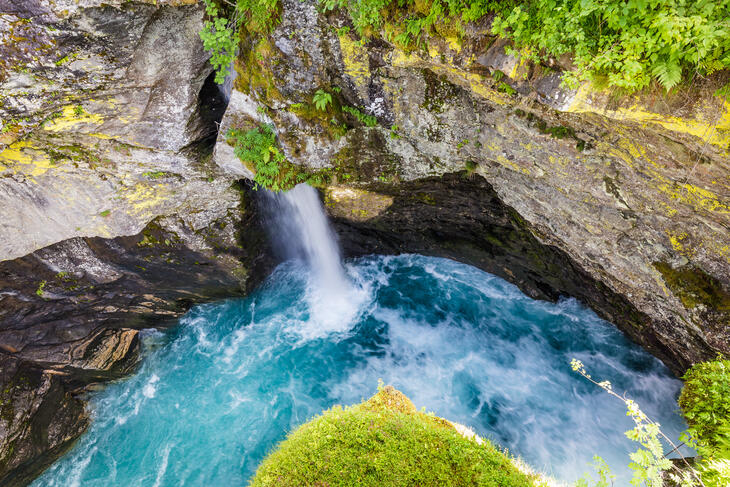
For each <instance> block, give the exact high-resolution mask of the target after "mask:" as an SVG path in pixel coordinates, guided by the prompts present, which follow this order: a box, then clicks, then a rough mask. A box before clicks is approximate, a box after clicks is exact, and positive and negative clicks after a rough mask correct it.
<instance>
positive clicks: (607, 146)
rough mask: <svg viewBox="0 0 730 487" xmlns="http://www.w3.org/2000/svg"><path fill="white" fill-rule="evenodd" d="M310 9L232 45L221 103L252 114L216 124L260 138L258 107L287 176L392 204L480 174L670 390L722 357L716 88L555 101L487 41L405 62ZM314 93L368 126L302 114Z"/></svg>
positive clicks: (726, 244) (584, 93)
mask: <svg viewBox="0 0 730 487" xmlns="http://www.w3.org/2000/svg"><path fill="white" fill-rule="evenodd" d="M306 4H310V5H311V4H312V2H305V4H302V3H301V2H295V1H293V0H292V1H289V0H284V1H283V2H282V5H283V13H282V21H281V24H280V25H279V26H277V27H276V29H275V30H274V32H273V33H272V34H271V35H270V37H269V38H268V39H249V40H248V41H245V42H244V49H242V51H241V55H240V56H239V60H238V68H237V70H238V72H239V75H242V76H239V79H238V80H237V81H236V83H235V85H234V87H235V89H236V90H238V91H241V92H242V94H241V95H237V94H236V93H235V92H234V95H233V96H234V97H236V96H245V97H246V99H248V100H249V103H247V105H246V109H245V110H239V109H237V108H236V107H232V108H231V109H230V110H229V111H228V112H227V113H226V115H225V117H224V122H223V123H224V125H227V126H234V127H239V126H245V125H246V124H248V125H249V126H250V125H251V124H255V123H259V122H260V121H261V119H260V118H259V117H257V116H254V115H252V113H256V112H257V110H256V109H257V106H256V105H252V103H251V102H250V101H251V100H253V101H254V102H255V103H256V104H257V105H258V107H260V110H264V111H265V112H266V114H267V117H268V118H267V121H271V122H272V123H274V125H275V126H276V129H277V132H278V135H279V142H280V144H281V146H282V149H283V150H284V152H285V153H286V155H287V157H288V158H289V160H290V161H292V162H294V163H296V164H300V165H302V166H304V167H311V168H319V167H330V168H331V171H332V174H333V175H334V179H335V180H336V181H337V182H338V183H339V184H340V185H342V184H346V185H349V186H355V187H358V186H359V187H362V188H370V185H372V184H374V183H376V182H377V183H378V184H383V183H384V184H388V185H391V186H392V187H393V188H394V189H393V191H396V190H397V188H399V187H400V185H402V184H404V181H411V180H420V179H423V178H427V177H431V176H442V175H444V174H447V173H451V172H455V171H467V173H471V174H475V175H479V176H481V177H483V178H485V179H486V181H488V183H489V184H490V185H491V187H492V188H493V189H494V191H495V192H496V194H497V195H498V196H499V198H500V199H501V200H502V202H503V203H504V204H506V205H507V206H508V207H511V208H513V209H514V210H515V211H516V212H517V213H518V214H519V215H520V216H521V218H523V219H524V220H525V221H526V223H527V224H528V225H529V227H530V228H531V232H532V234H533V235H534V236H535V237H536V238H537V239H538V240H539V241H541V242H542V243H543V245H545V246H554V247H556V248H558V249H560V250H561V251H562V252H564V253H565V255H567V256H569V258H570V259H571V260H572V263H573V264H574V265H575V266H576V267H577V268H578V269H581V271H582V272H584V273H585V275H586V276H588V278H589V279H590V280H592V281H593V282H594V283H598V284H599V285H600V286H602V287H603V288H604V289H605V292H606V293H607V294H615V295H618V296H623V297H624V298H625V299H626V300H627V303H628V304H627V309H626V310H624V311H625V312H622V313H619V314H620V315H621V316H618V315H615V314H613V313H610V312H608V310H604V311H601V308H602V305H601V304H600V303H599V302H598V301H597V300H596V299H595V298H591V297H590V296H585V297H584V299H585V300H586V302H587V304H589V305H592V306H594V308H596V309H597V310H598V311H599V312H602V314H603V316H605V317H608V318H612V319H614V320H615V321H616V324H617V325H618V326H619V327H621V328H622V329H623V330H624V331H625V332H626V333H627V334H628V335H630V336H631V337H632V338H634V339H635V340H636V341H638V342H639V343H643V344H644V345H646V346H647V347H649V348H650V349H652V350H653V351H654V352H655V353H657V354H658V355H659V356H661V357H662V358H663V359H664V360H665V362H666V363H667V364H668V365H669V366H670V367H671V368H672V369H673V370H675V371H676V372H677V373H681V372H682V371H683V370H686V368H687V367H689V366H690V365H691V364H693V363H695V362H697V361H700V360H706V359H709V358H713V357H714V356H715V355H716V354H717V353H718V352H721V353H725V354H729V353H730V250H728V249H730V180H729V179H728V174H730V162H729V161H730V157H729V153H728V150H729V149H728V144H729V143H730V137H728V134H730V126H728V120H730V115H729V114H728V113H727V107H726V106H725V105H724V104H723V101H722V100H721V99H719V98H716V97H712V86H707V87H702V86H700V87H696V88H695V91H694V92H692V93H690V94H679V95H676V96H675V97H673V98H672V97H670V98H668V99H664V100H663V101H662V103H657V102H656V101H653V100H652V98H651V96H645V97H643V98H642V97H639V98H636V99H628V100H624V101H618V102H617V101H615V100H613V101H612V100H609V99H608V98H607V97H605V96H604V95H602V94H601V93H597V92H593V91H591V89H590V87H588V86H584V87H581V88H580V89H579V90H572V91H571V90H565V89H563V88H562V87H561V86H560V85H559V83H558V81H559V79H560V71H559V70H558V69H557V68H554V67H545V66H533V65H531V64H530V63H526V62H523V61H520V60H518V59H515V58H511V57H509V56H506V55H505V54H504V43H503V42H501V41H496V42H495V40H494V39H493V38H490V37H489V35H488V34H487V32H488V26H481V27H479V28H476V27H475V28H473V29H471V30H470V31H469V32H468V33H467V36H466V37H465V38H464V39H463V40H462V41H461V42H459V41H457V40H456V39H452V40H447V39H444V38H439V37H437V36H436V37H431V38H428V39H427V44H428V46H427V49H426V50H425V51H415V52H411V53H410V54H406V53H404V52H403V51H401V50H399V49H398V48H397V47H396V46H394V45H392V44H389V43H387V42H385V41H383V40H382V39H379V38H377V37H376V38H373V39H370V40H366V42H365V43H364V44H361V43H360V42H359V40H358V39H357V38H356V36H355V35H354V34H352V33H350V32H346V29H341V30H339V31H337V29H340V28H342V27H347V26H349V20H348V19H347V17H346V16H344V15H343V14H341V13H337V12H335V13H332V14H330V15H328V16H322V15H319V16H318V17H316V18H313V17H311V16H307V17H306V18H304V17H303V16H302V14H301V11H302V10H303V9H305V10H306V9H307V8H308V7H307V6H306ZM338 32H339V33H338ZM264 51H265V52H266V56H265V57H264V59H263V61H259V62H252V59H256V53H260V52H264ZM258 59H261V57H259V58H258ZM314 60H316V62H315V61H314ZM288 67H296V68H295V69H292V70H291V72H289V71H288ZM497 70H500V71H501V73H502V74H500V75H497V74H496V71H497ZM333 87H338V89H339V91H338V90H334V89H333ZM317 89H324V90H326V91H329V92H330V93H331V94H332V95H333V97H335V99H336V102H337V103H336V105H339V106H340V107H342V106H350V107H353V108H357V109H359V110H360V111H361V112H362V113H365V114H370V115H373V116H375V117H376V118H377V120H378V126H376V127H367V126H365V125H364V124H363V123H361V122H360V121H358V120H356V119H355V118H353V117H351V116H350V115H349V114H347V113H339V112H338V110H337V109H336V108H333V109H331V110H328V111H327V112H326V113H325V112H321V111H317V110H314V109H313V107H312V96H313V94H314V92H315V91H316V90H317ZM556 109H558V110H556ZM342 125H344V126H346V128H347V130H346V131H345V132H344V134H342V133H341V131H340V132H338V131H337V130H335V129H336V128H337V127H341V126H342ZM708 134H709V135H708ZM224 144H226V141H225V140H224V138H219V140H218V148H217V149H216V150H217V152H219V153H222V152H223V151H224V150H225V151H228V149H227V148H225V146H224ZM384 191H385V190H383V189H379V190H376V192H380V193H383V192H384ZM348 204H350V205H351V204H352V203H348ZM337 205H338V201H337V199H336V198H335V199H333V200H332V201H331V206H332V207H333V211H334V208H336V207H337ZM350 210H351V211H352V215H354V216H353V217H352V218H353V221H354V222H357V221H359V220H361V218H359V217H356V214H357V211H359V210H362V211H363V212H364V213H365V214H367V213H368V208H367V206H366V204H365V206H364V207H362V208H360V209H358V208H356V207H355V208H350ZM475 211H476V210H475ZM464 224H465V225H466V224H468V220H464ZM358 225H359V226H362V224H361V223H358ZM473 238H474V239H475V242H474V243H475V245H481V244H482V242H481V241H480V238H481V237H480V236H479V232H475V234H474V237H473ZM487 267H488V266H487ZM543 272H550V271H549V270H548V269H547V268H546V269H543ZM543 277H545V276H543ZM513 280H515V281H517V279H513ZM555 289H560V287H559V286H557V287H555ZM631 316H634V318H632V317H631Z"/></svg>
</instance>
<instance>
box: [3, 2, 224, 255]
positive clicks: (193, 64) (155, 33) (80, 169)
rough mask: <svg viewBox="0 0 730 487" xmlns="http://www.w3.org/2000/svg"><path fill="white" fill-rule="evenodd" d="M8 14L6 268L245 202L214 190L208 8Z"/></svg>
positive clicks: (25, 5) (51, 6) (13, 7)
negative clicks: (79, 239)
mask: <svg viewBox="0 0 730 487" xmlns="http://www.w3.org/2000/svg"><path fill="white" fill-rule="evenodd" d="M21 4H22V5H21ZM185 4H188V5H185ZM2 7H3V8H2V9H0V11H2V12H8V13H7V14H5V15H2V16H0V38H1V39H2V43H1V44H0V46H1V47H0V59H2V61H0V100H2V103H0V120H2V123H3V127H2V128H0V130H2V134H0V260H4V259H11V258H15V257H20V256H22V255H25V254H27V253H28V252H31V251H34V250H36V249H39V248H42V247H45V246H47V245H50V244H52V243H55V242H59V241H62V240H65V239H68V238H72V237H76V236H103V237H113V236H116V235H133V234H135V233H138V232H139V231H141V230H142V228H143V227H144V226H145V225H146V224H147V223H148V222H149V221H150V220H152V218H155V217H156V216H160V215H173V214H183V215H191V214H196V213H199V212H207V213H210V214H211V215H210V216H212V217H220V216H221V215H223V214H225V213H226V212H227V211H228V210H229V209H230V208H232V207H234V206H235V204H236V201H237V196H236V194H235V192H232V191H230V189H229V187H230V185H231V183H232V182H233V181H234V179H233V178H227V179H226V178H218V179H217V180H215V181H209V180H210V179H212V178H213V177H214V176H216V173H215V170H214V169H215V166H211V165H208V164H206V162H205V157H203V156H204V154H205V151H204V146H205V140H206V138H207V137H209V136H211V135H212V134H214V133H215V131H216V119H217V117H218V116H219V114H218V113H216V110H218V112H220V107H221V103H222V95H221V94H217V93H216V92H215V91H216V88H215V87H214V86H212V85H210V84H206V83H205V82H206V79H207V78H208V77H209V75H210V73H211V67H210V65H209V64H208V62H207V59H208V54H207V53H206V52H204V50H203V48H202V44H201V42H200V39H199V38H198V32H199V31H200V29H201V26H202V18H203V9H202V6H200V5H198V4H197V2H190V1H188V2H181V1H178V2H171V1H168V2H147V3H141V2H139V3H134V2H121V1H120V2H99V1H85V2H57V1H45V0H35V1H32V2H11V4H5V5H3V6H2ZM201 150H202V152H201Z"/></svg>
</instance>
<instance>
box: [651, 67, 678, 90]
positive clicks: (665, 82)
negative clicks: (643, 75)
mask: <svg viewBox="0 0 730 487" xmlns="http://www.w3.org/2000/svg"><path fill="white" fill-rule="evenodd" d="M651 73H652V75H653V76H654V77H655V78H656V79H657V80H658V81H659V83H660V84H661V85H662V86H663V87H664V89H665V90H667V91H669V90H671V89H672V88H674V87H675V86H676V85H678V84H679V82H680V81H682V67H681V66H680V65H679V64H678V63H676V62H671V61H669V62H667V61H662V62H658V63H657V64H655V65H654V66H653V67H652V70H651Z"/></svg>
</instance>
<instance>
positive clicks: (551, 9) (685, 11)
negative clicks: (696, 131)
mask: <svg viewBox="0 0 730 487" xmlns="http://www.w3.org/2000/svg"><path fill="white" fill-rule="evenodd" d="M519 3H520V4H519V5H516V6H514V7H511V8H510V7H507V8H505V7H502V8H500V10H499V11H498V14H499V15H498V17H497V18H496V19H495V20H494V23H493V31H494V33H496V34H499V35H503V36H505V37H509V38H511V39H513V40H514V41H515V44H516V46H517V47H518V48H527V49H529V50H530V51H532V52H536V53H537V52H539V53H542V56H543V57H544V56H546V55H547V56H554V57H559V56H561V55H563V54H566V53H571V54H572V55H573V62H574V64H575V66H576V70H575V71H574V72H573V78H572V79H573V81H579V80H585V79H592V78H594V77H595V76H597V75H605V76H607V78H608V84H609V85H610V86H614V87H619V88H623V89H625V90H627V91H636V90H640V89H642V88H645V87H646V86H648V85H649V83H650V82H651V81H652V79H656V80H657V81H659V83H660V84H661V85H662V86H663V87H664V88H665V89H667V90H669V89H671V88H672V87H674V86H675V85H677V84H678V83H679V82H680V81H681V80H682V78H683V74H684V75H688V76H689V75H692V74H693V73H694V72H698V73H700V74H710V73H712V72H714V71H717V70H719V69H724V68H727V67H730V24H728V22H727V19H728V17H730V3H729V2H727V1H723V0H537V1H527V2H519Z"/></svg>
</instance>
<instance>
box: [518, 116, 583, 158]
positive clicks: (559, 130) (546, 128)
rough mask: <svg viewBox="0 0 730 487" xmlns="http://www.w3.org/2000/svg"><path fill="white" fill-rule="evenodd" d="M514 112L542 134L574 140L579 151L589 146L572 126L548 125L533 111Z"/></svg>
mask: <svg viewBox="0 0 730 487" xmlns="http://www.w3.org/2000/svg"><path fill="white" fill-rule="evenodd" d="M514 113H515V115H517V116H518V117H519V118H522V119H524V120H526V121H527V122H528V124H529V125H530V126H532V127H535V128H537V130H539V131H540V133H542V134H545V135H549V136H551V137H553V138H555V139H559V140H562V139H573V140H575V142H576V144H575V148H576V149H578V150H579V151H581V152H582V151H584V150H586V149H590V148H591V146H590V144H588V143H587V142H586V141H585V140H583V139H581V138H580V137H578V135H577V134H576V133H575V129H573V128H572V127H569V126H567V125H550V124H548V123H547V122H546V121H545V120H543V119H541V118H539V117H538V116H536V115H535V114H534V113H531V112H526V111H524V110H521V109H517V110H515V112H514Z"/></svg>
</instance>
